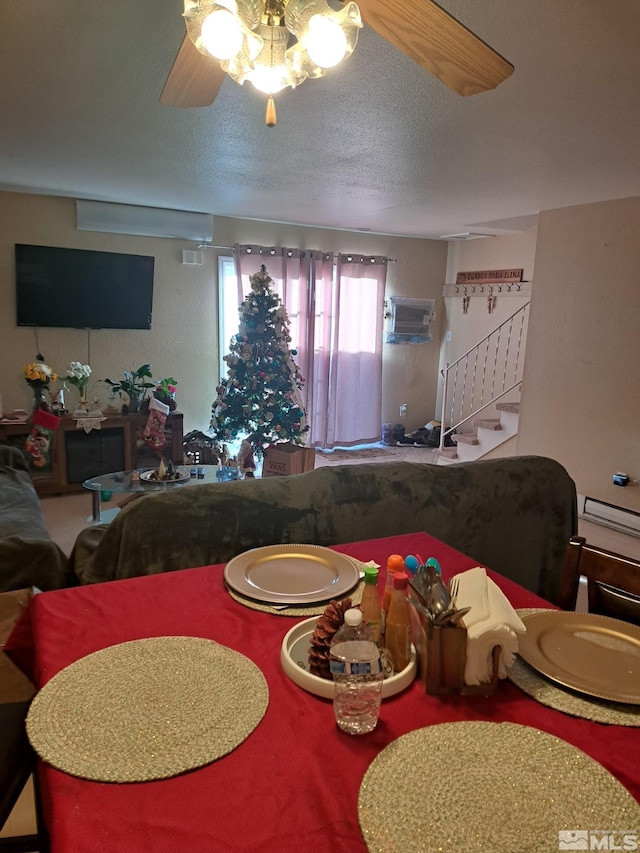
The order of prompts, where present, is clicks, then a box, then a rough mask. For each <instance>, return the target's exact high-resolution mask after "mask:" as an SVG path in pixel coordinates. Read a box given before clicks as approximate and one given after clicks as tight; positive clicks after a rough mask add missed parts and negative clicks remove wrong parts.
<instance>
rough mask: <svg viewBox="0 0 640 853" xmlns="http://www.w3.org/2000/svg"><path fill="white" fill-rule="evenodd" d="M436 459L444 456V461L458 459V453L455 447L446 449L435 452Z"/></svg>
mask: <svg viewBox="0 0 640 853" xmlns="http://www.w3.org/2000/svg"><path fill="white" fill-rule="evenodd" d="M434 455H435V456H436V458H437V457H438V456H442V457H443V458H444V459H457V458H458V451H457V450H456V448H455V447H445V449H444V450H434Z"/></svg>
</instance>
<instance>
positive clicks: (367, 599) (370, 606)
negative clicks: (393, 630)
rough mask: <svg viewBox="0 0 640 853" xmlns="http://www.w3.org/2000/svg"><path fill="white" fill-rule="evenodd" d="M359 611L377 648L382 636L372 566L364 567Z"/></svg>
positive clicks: (379, 610) (376, 576) (378, 600)
mask: <svg viewBox="0 0 640 853" xmlns="http://www.w3.org/2000/svg"><path fill="white" fill-rule="evenodd" d="M360 610H362V621H363V622H364V623H365V625H367V626H368V627H369V629H370V630H371V633H372V634H373V639H374V642H375V644H376V646H378V647H379V646H380V637H381V635H382V611H381V609H380V598H379V596H378V570H377V569H376V568H375V567H374V566H365V570H364V589H363V591H362V602H361V604H360Z"/></svg>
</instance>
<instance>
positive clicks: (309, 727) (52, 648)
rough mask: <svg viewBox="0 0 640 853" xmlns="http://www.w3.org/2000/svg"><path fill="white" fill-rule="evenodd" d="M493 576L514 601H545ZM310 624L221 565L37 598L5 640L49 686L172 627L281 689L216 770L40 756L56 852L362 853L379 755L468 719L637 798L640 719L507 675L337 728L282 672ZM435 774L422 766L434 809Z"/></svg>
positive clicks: (378, 553) (371, 549)
mask: <svg viewBox="0 0 640 853" xmlns="http://www.w3.org/2000/svg"><path fill="white" fill-rule="evenodd" d="M336 550H338V551H342V552H344V553H347V554H350V555H352V556H354V557H357V558H359V559H361V560H365V561H366V560H370V559H374V560H376V561H377V562H378V563H380V564H382V565H383V566H384V565H385V563H386V558H387V556H388V555H389V554H391V553H400V554H403V555H406V554H410V553H416V552H419V553H420V554H421V555H422V557H423V558H424V559H426V558H427V557H430V556H434V557H436V558H437V559H438V560H439V561H440V563H441V565H442V567H443V574H444V576H445V578H448V576H449V575H451V574H452V573H456V572H459V571H464V570H465V569H468V568H470V567H472V566H473V565H476V563H475V561H473V560H471V559H470V558H469V557H466V556H464V555H463V554H460V553H458V552H457V551H455V550H453V549H452V548H449V547H448V546H446V545H444V544H443V543H441V542H438V541H437V540H435V539H433V538H431V537H429V536H426V535H425V534H415V535H407V536H400V537H392V538H388V539H378V540H373V541H370V542H360V543H355V544H350V545H343V546H338V547H336ZM490 574H491V575H492V577H493V578H494V580H496V582H497V583H498V584H499V585H500V587H501V588H502V589H503V590H504V592H505V593H506V595H507V596H508V598H509V599H510V601H511V603H512V604H513V605H514V606H515V607H539V606H548V605H547V604H546V602H544V601H543V600H541V599H539V598H538V597H537V596H535V595H533V594H532V593H529V592H527V591H526V590H524V589H522V588H521V587H519V586H518V585H517V584H514V583H512V582H510V581H508V580H506V579H504V578H502V577H500V576H499V575H495V574H493V573H491V572H490ZM297 621H301V620H297V619H292V618H290V617H284V616H273V615H268V614H265V613H262V612H257V611H253V610H249V609H248V608H246V607H243V606H242V605H240V604H238V603H236V602H235V601H234V600H233V599H232V598H231V597H230V596H229V595H228V593H227V592H226V591H225V588H224V583H223V567H222V566H208V567H204V568H197V569H189V570H185V571H180V572H174V573H168V574H163V575H155V576H151V577H144V578H134V579H131V580H124V581H115V582H112V583H105V584H99V585H96V586H89V587H81V588H76V589H69V590H61V591H57V592H48V593H42V594H40V595H37V596H35V597H34V599H33V600H32V603H31V605H30V607H29V609H28V610H27V611H26V613H25V615H24V617H23V619H22V621H21V622H20V623H19V624H18V626H17V627H16V629H15V630H14V633H13V634H12V637H11V638H10V642H9V644H8V650H9V652H10V654H11V656H12V657H13V659H14V660H16V661H17V662H18V663H20V665H21V666H22V667H23V668H25V669H26V670H27V671H28V672H29V673H30V674H31V675H32V677H33V679H34V681H35V683H36V685H37V686H38V687H42V686H43V685H44V684H46V682H47V681H48V680H49V679H50V678H52V677H53V676H54V675H55V674H56V673H57V672H59V671H60V670H61V669H62V668H63V667H65V666H67V665H68V664H70V663H73V662H74V661H76V660H78V659H79V658H80V657H83V656H84V655H87V654H90V653H91V652H94V651H97V650H98V649H101V648H104V647H105V646H109V645H113V644H115V643H121V642H126V641H128V640H135V639H140V638H143V637H154V636H164V635H168V634H169V635H171V634H175V635H185V636H198V637H206V638H210V639H212V640H216V641H218V642H220V643H223V644H224V645H226V646H228V647H230V648H232V649H236V650H237V651H239V652H241V653H242V654H244V655H246V656H247V657H248V658H250V659H251V660H253V661H254V662H255V663H256V664H257V665H258V666H259V667H260V669H261V670H262V672H263V673H264V675H265V677H266V679H267V682H268V685H269V707H268V709H267V713H266V715H265V717H264V719H263V721H262V722H261V723H260V725H259V726H258V727H257V728H256V730H255V731H254V732H253V733H252V734H251V735H250V736H249V737H248V738H247V740H245V741H244V743H242V744H241V745H240V746H239V747H238V748H237V749H236V750H235V751H234V752H232V753H231V754H229V755H227V756H226V757H224V758H222V759H220V760H219V761H216V762H214V763H213V764H211V765H209V766H207V767H205V768H203V769H200V770H196V771H193V772H190V773H185V774H184V775H182V776H178V777H175V778H172V779H168V780H164V781H158V782H147V783H140V784H123V785H119V784H108V783H104V784H103V783H95V782H86V781H83V780H82V779H78V778H75V777H73V776H69V775H67V774H65V773H62V772H60V771H57V770H55V769H53V768H51V767H50V766H47V765H45V764H43V763H42V762H41V763H40V766H39V772H40V778H41V783H42V792H43V801H44V802H43V808H44V813H45V819H46V822H47V825H48V827H49V830H50V834H51V851H52V853H88V851H91V853H223V851H224V853H227V851H238V853H250V851H256V852H257V851H260V853H288V851H291V853H294V851H295V853H299V851H304V853H329V852H330V853H357V851H365V850H366V847H365V844H364V841H363V838H362V835H361V832H360V828H359V824H358V813H357V798H358V790H359V787H360V782H361V780H362V777H363V775H364V773H365V771H366V769H367V767H368V766H369V764H370V763H371V761H372V760H373V759H374V758H375V756H376V755H377V754H378V753H379V752H380V750H382V749H383V748H384V747H385V746H386V745H387V744H388V743H390V742H391V741H392V740H394V739H395V738H397V737H399V736H400V735H402V734H404V733H406V732H408V731H410V730H412V729H416V728H420V727H422V726H427V725H432V724H434V723H442V722H454V721H459V720H486V721H494V722H506V721H508V722H515V723H520V724H523V725H528V726H534V727H537V728H540V729H542V730H544V731H546V732H549V733H551V734H553V735H557V736H558V737H560V738H563V739H564V740H566V741H568V742H569V743H571V744H574V745H575V746H577V747H579V748H580V749H582V750H583V751H584V752H586V753H587V754H588V755H590V756H592V757H593V758H594V759H596V760H597V761H599V762H600V763H601V764H603V765H604V766H605V767H606V768H607V769H608V770H609V771H610V772H611V773H613V774H614V775H615V776H616V777H617V778H618V779H619V780H620V781H621V782H622V784H623V785H625V786H626V787H627V788H628V789H629V790H630V791H631V792H632V793H633V794H634V796H635V797H636V798H638V799H640V735H639V734H638V729H634V728H628V727H623V726H606V725H601V724H598V723H593V722H590V721H587V720H583V719H578V718H574V717H570V716H567V715H565V714H562V713H560V712H558V711H554V710H552V709H550V708H547V707H545V706H543V705H541V704H539V703H537V702H536V701H534V700H533V699H531V698H530V697H528V696H526V695H525V694H524V693H522V692H521V691H520V690H519V689H518V688H517V687H515V686H514V685H513V684H511V683H510V682H508V681H505V682H501V683H500V685H499V688H498V691H497V693H496V694H495V695H494V696H492V697H489V698H483V697H468V696H467V697H461V696H455V697H451V698H449V697H447V698H436V697H432V696H426V695H425V693H424V690H423V687H422V685H421V683H420V682H419V681H416V682H414V683H413V685H412V686H411V687H410V688H408V689H407V690H406V691H404V692H403V693H401V694H399V695H397V696H395V697H392V698H389V699H385V700H384V702H383V705H382V711H381V715H380V721H379V723H378V726H377V728H376V729H375V730H374V731H373V732H372V733H371V734H369V735H364V736H359V737H353V736H350V735H347V734H344V733H343V732H341V731H340V730H338V728H337V727H336V725H335V721H334V717H333V709H332V705H331V702H330V701H329V700H326V699H320V698H318V697H317V696H315V695H312V694H310V693H307V692H306V691H304V690H302V689H301V688H299V687H298V686H296V685H295V684H293V683H292V682H291V681H290V680H289V679H288V678H287V676H286V675H285V674H284V672H283V670H282V668H281V666H280V660H279V658H280V647H281V643H282V639H283V637H284V635H285V634H286V632H287V631H288V630H289V629H290V628H291V627H292V626H293V625H294V624H296V622H297ZM428 779H429V774H428V769H427V768H425V803H426V804H427V805H428ZM496 853H503V851H496Z"/></svg>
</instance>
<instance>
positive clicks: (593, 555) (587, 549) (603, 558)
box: [560, 536, 640, 625]
mask: <svg viewBox="0 0 640 853" xmlns="http://www.w3.org/2000/svg"><path fill="white" fill-rule="evenodd" d="M581 576H583V577H585V578H586V579H587V601H588V609H589V612H590V613H599V614H601V615H603V616H613V617H615V618H616V619H624V620H625V621H627V622H633V623H635V624H636V625H640V560H634V559H632V558H631V557H624V556H623V555H622V554H616V553H614V552H613V551H607V550H605V549H604V548H597V547H596V546H594V545H588V544H587V541H586V539H585V538H584V537H583V536H573V537H572V538H571V539H570V541H569V544H568V546H567V553H566V557H565V561H564V568H563V575H562V586H561V591H560V606H561V607H562V608H563V609H565V610H573V609H574V608H575V606H576V599H577V596H578V586H579V583H580V577H581Z"/></svg>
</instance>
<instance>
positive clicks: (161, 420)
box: [142, 397, 169, 449]
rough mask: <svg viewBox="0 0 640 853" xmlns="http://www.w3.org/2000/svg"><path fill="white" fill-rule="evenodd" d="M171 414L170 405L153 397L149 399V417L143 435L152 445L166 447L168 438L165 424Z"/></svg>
mask: <svg viewBox="0 0 640 853" xmlns="http://www.w3.org/2000/svg"><path fill="white" fill-rule="evenodd" d="M168 414H169V406H167V405H165V404H164V403H161V402H160V400H156V398H155V397H152V398H151V399H150V400H149V417H148V418H147V423H146V424H145V427H144V430H143V431H142V437H143V438H144V440H145V441H146V442H147V444H148V445H149V446H150V447H154V448H156V449H157V448H159V447H164V446H165V444H166V443H167V439H166V438H165V437H164V424H165V421H166V420H167V415H168Z"/></svg>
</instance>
